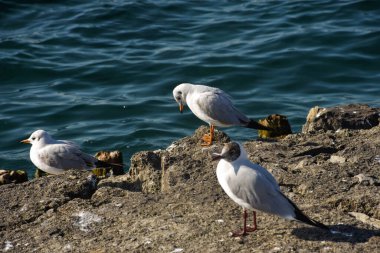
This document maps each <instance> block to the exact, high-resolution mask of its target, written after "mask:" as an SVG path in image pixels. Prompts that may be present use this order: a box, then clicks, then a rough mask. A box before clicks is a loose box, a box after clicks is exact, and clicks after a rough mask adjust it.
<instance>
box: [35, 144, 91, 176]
mask: <svg viewBox="0 0 380 253" xmlns="http://www.w3.org/2000/svg"><path fill="white" fill-rule="evenodd" d="M38 158H39V159H40V161H41V162H42V163H44V164H45V165H46V166H49V167H53V168H59V169H64V170H67V169H89V167H90V166H88V165H90V164H93V163H94V162H95V161H96V159H95V158H94V157H92V156H90V155H88V154H85V153H83V152H82V151H81V150H79V149H78V147H77V146H76V145H69V144H51V145H48V146H46V147H44V148H43V149H41V150H40V151H39V152H38Z"/></svg>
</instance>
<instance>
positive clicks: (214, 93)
mask: <svg viewBox="0 0 380 253" xmlns="http://www.w3.org/2000/svg"><path fill="white" fill-rule="evenodd" d="M173 97H174V99H175V101H176V102H177V103H178V105H179V110H180V112H181V113H182V111H183V108H184V106H185V105H188V106H189V108H190V110H191V111H192V112H193V113H194V114H195V116H197V117H198V118H199V119H201V120H203V121H204V122H207V123H208V124H209V125H210V133H209V134H205V135H204V136H203V138H202V139H203V141H204V143H203V144H202V145H203V146H210V145H211V144H212V142H213V140H214V130H215V127H230V126H242V127H247V128H253V129H258V130H269V131H270V130H273V129H272V128H268V127H266V126H263V125H261V124H260V123H258V122H256V121H254V120H252V119H249V118H248V117H247V116H246V115H245V114H243V113H242V112H240V111H239V110H238V109H237V108H236V107H235V106H234V105H233V104H232V101H231V97H230V96H229V95H228V94H227V93H225V92H224V91H222V90H221V89H219V88H214V87H209V86H206V85H196V84H191V83H182V84H179V85H178V86H176V87H175V88H174V90H173Z"/></svg>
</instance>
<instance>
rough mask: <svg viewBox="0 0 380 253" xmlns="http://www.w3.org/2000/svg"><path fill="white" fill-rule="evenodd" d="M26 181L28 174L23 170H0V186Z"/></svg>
mask: <svg viewBox="0 0 380 253" xmlns="http://www.w3.org/2000/svg"><path fill="white" fill-rule="evenodd" d="M26 181H28V174H27V173H26V171H24V170H0V185H3V184H11V183H14V184H18V183H23V182H26Z"/></svg>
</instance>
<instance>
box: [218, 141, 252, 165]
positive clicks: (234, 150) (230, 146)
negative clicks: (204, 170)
mask: <svg viewBox="0 0 380 253" xmlns="http://www.w3.org/2000/svg"><path fill="white" fill-rule="evenodd" d="M245 154H246V152H245V150H244V148H243V146H242V145H241V144H240V143H238V142H229V143H226V144H224V147H223V149H222V152H221V153H220V154H218V153H213V154H212V160H214V161H215V160H220V159H224V160H226V161H227V162H234V161H236V160H237V159H239V158H240V157H241V156H242V155H245Z"/></svg>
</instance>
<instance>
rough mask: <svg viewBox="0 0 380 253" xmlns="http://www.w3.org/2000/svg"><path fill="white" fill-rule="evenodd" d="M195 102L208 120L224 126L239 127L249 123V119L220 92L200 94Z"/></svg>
mask: <svg viewBox="0 0 380 253" xmlns="http://www.w3.org/2000/svg"><path fill="white" fill-rule="evenodd" d="M195 102H196V103H197V106H198V107H199V108H200V109H201V110H202V111H203V112H204V113H205V114H207V115H208V116H209V117H210V118H212V119H214V120H217V121H219V122H221V123H222V124H224V125H241V124H245V123H248V122H249V119H248V118H247V117H246V116H245V115H244V114H243V113H241V112H240V111H239V110H238V109H236V108H235V106H234V105H233V104H232V102H231V99H230V96H228V95H227V94H226V93H225V92H223V91H222V90H218V89H216V90H212V91H206V92H202V93H200V95H199V96H198V97H197V99H196V100H195Z"/></svg>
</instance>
